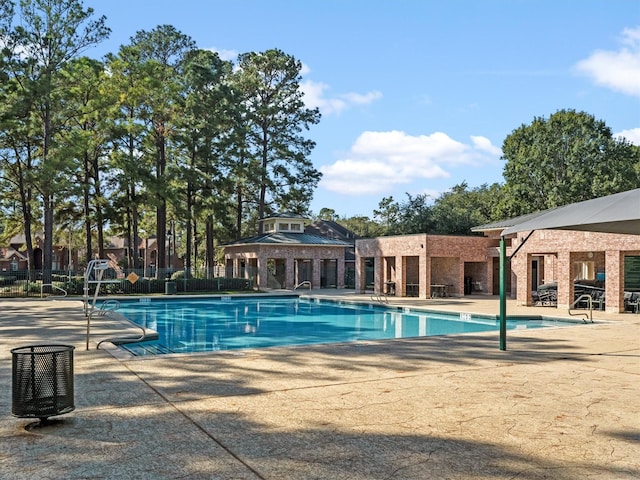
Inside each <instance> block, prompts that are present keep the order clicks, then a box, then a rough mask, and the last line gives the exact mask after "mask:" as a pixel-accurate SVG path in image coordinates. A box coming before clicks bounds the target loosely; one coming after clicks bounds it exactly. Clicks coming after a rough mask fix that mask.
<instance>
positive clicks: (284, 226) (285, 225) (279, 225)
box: [278, 223, 289, 230]
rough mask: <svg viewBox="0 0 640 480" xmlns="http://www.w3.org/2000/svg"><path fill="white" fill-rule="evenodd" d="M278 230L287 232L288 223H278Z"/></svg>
mask: <svg viewBox="0 0 640 480" xmlns="http://www.w3.org/2000/svg"><path fill="white" fill-rule="evenodd" d="M278 228H279V229H280V230H289V224H288V223H279V224H278Z"/></svg>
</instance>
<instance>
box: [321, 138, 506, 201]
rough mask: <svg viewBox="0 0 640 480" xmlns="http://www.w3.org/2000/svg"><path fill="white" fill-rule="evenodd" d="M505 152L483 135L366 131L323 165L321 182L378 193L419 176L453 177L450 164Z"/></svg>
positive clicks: (348, 191)
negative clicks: (466, 139) (464, 137)
mask: <svg viewBox="0 0 640 480" xmlns="http://www.w3.org/2000/svg"><path fill="white" fill-rule="evenodd" d="M500 155H501V151H500V149H499V148H497V147H495V146H493V145H492V144H491V142H490V141H489V140H488V139H487V138H485V137H480V136H474V137H471V143H470V144H465V143H461V142H458V141H456V140H454V139H452V138H451V137H449V136H448V135H447V134H445V133H442V132H435V133H432V134H431V135H418V136H413V135H408V134H407V133H405V132H402V131H397V130H393V131H388V132H363V133H362V134H361V135H360V136H359V137H358V138H357V139H356V141H355V142H354V143H353V145H352V146H351V150H350V151H349V153H348V154H347V155H345V158H342V159H340V160H338V161H336V162H335V163H333V164H331V165H325V166H322V167H320V171H321V172H322V174H323V177H322V180H321V183H320V185H321V186H322V187H323V188H325V189H327V190H331V191H334V192H339V193H343V194H347V195H363V194H379V193H384V192H388V191H389V190H390V189H392V188H393V186H395V185H400V184H409V183H411V182H413V181H415V180H421V179H422V180H424V179H436V178H449V177H450V176H451V175H450V173H449V170H450V169H451V168H455V167H460V166H478V165H482V164H484V163H486V162H488V161H495V160H497V158H498V157H499V156H500Z"/></svg>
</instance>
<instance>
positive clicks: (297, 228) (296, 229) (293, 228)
mask: <svg viewBox="0 0 640 480" xmlns="http://www.w3.org/2000/svg"><path fill="white" fill-rule="evenodd" d="M291 231H292V232H299V231H300V224H299V223H292V224H291Z"/></svg>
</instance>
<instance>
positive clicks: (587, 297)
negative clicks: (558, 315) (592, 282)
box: [569, 293, 593, 323]
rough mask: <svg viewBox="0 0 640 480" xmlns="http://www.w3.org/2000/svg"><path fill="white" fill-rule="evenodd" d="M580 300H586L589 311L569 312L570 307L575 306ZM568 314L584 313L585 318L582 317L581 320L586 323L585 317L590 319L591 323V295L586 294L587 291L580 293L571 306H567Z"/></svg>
mask: <svg viewBox="0 0 640 480" xmlns="http://www.w3.org/2000/svg"><path fill="white" fill-rule="evenodd" d="M582 300H587V303H588V305H589V313H588V314H587V313H586V312H576V313H571V309H572V308H573V307H575V306H576V305H577V304H578V303H579V302H581V301H582ZM569 315H571V316H572V317H573V316H577V315H584V316H585V318H583V319H582V321H583V322H584V323H587V320H586V319H589V320H591V323H593V297H592V296H591V295H590V294H588V293H583V294H582V295H580V296H579V297H578V298H577V299H576V300H575V302H573V304H571V306H570V307H569Z"/></svg>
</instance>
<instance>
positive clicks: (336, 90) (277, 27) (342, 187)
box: [85, 0, 640, 217]
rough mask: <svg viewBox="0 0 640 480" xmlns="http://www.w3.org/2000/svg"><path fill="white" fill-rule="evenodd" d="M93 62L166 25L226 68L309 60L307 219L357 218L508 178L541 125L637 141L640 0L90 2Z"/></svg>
mask: <svg viewBox="0 0 640 480" xmlns="http://www.w3.org/2000/svg"><path fill="white" fill-rule="evenodd" d="M85 6H87V7H89V6H90V7H92V8H94V10H95V13H96V14H98V15H106V17H107V24H108V26H109V27H110V28H111V30H112V33H111V36H110V38H109V40H107V41H105V42H103V43H102V44H100V45H99V46H98V47H96V48H92V49H91V50H89V51H88V52H85V53H86V54H88V55H90V56H95V57H100V56H101V55H103V54H105V53H107V52H115V51H117V49H118V48H119V46H120V45H122V44H127V43H128V42H129V39H130V37H131V36H133V35H134V34H135V33H136V32H137V31H139V30H151V29H153V28H155V27H156V26H158V25H162V24H170V25H173V26H174V27H176V28H177V29H178V30H180V31H181V32H182V33H184V34H187V35H189V36H191V37H192V38H193V39H194V40H195V42H196V43H197V45H198V47H200V48H204V49H212V50H215V51H217V52H219V53H220V55H221V56H222V57H223V58H225V59H227V60H233V59H235V57H236V56H237V55H238V54H239V53H245V52H250V51H255V52H261V51H265V50H267V49H270V48H279V49H281V50H283V51H284V52H286V53H288V54H291V55H293V56H294V57H296V58H297V59H298V60H300V61H301V62H302V63H303V64H304V72H303V73H304V75H303V84H302V87H303V90H304V92H305V101H306V102H307V104H308V105H309V106H311V107H316V106H317V107H319V108H320V112H321V113H322V119H321V121H320V124H318V125H316V126H314V127H313V128H312V129H311V130H310V131H309V132H308V133H307V134H308V137H309V138H311V139H313V140H314V141H315V142H316V144H317V146H316V148H315V150H314V151H313V154H312V157H311V158H312V160H313V162H314V165H315V166H316V168H317V169H319V170H320V171H322V173H323V179H322V180H321V182H320V184H319V186H318V188H317V189H316V192H315V195H314V198H313V201H312V203H311V210H312V211H313V212H315V213H317V212H319V211H320V209H321V208H323V207H326V208H332V209H334V210H335V211H336V213H337V214H338V215H340V216H352V215H366V216H369V217H372V215H373V213H372V212H373V210H374V209H375V208H377V206H378V203H379V202H380V200H381V199H382V198H383V197H387V196H393V197H394V199H396V200H403V199H405V198H406V196H405V192H408V193H410V194H412V195H417V194H421V193H427V194H429V195H432V196H434V197H436V196H438V195H439V194H440V193H442V192H444V191H446V190H448V189H450V188H451V187H452V186H454V185H456V184H458V183H461V182H463V181H466V182H467V183H468V185H469V186H470V187H477V186H480V185H482V184H484V183H489V184H490V183H494V182H503V177H502V170H503V162H502V161H501V160H500V155H501V151H500V148H501V146H502V143H503V141H504V139H505V137H506V136H507V135H509V133H511V132H512V131H513V130H514V129H516V128H518V127H519V126H520V125H522V124H529V123H531V121H532V120H533V119H534V117H541V116H542V117H549V116H550V115H551V114H553V113H554V112H556V111H558V110H561V109H575V110H578V111H585V112H587V113H589V114H592V115H594V116H595V117H596V118H597V119H599V120H603V121H604V122H605V123H606V124H607V125H608V126H609V127H610V128H611V129H612V131H613V132H614V134H620V135H623V136H625V138H627V139H628V140H630V141H632V142H633V143H635V144H638V145H640V2H639V1H638V0H446V1H445V0H440V1H435V0H225V1H219V0H180V1H175V0H174V1H167V0H153V1H150V0H149V1H148V0H129V1H123V0H93V1H91V0H85Z"/></svg>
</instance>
